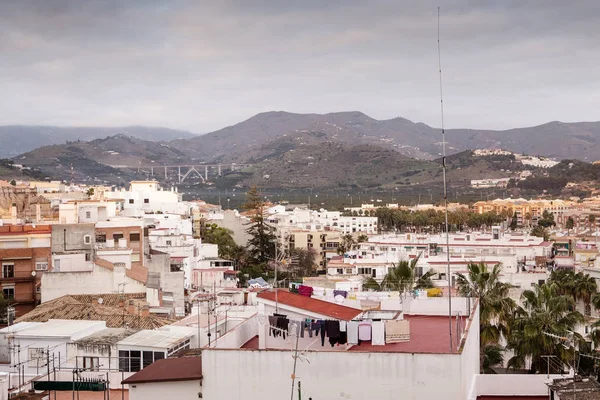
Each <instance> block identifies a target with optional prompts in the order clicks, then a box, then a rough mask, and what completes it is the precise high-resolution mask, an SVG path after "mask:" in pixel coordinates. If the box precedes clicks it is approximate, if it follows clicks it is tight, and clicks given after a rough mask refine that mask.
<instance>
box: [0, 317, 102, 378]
mask: <svg viewBox="0 0 600 400" xmlns="http://www.w3.org/2000/svg"><path fill="white" fill-rule="evenodd" d="M26 324H29V325H28V326H27V327H25V328H24V329H19V330H13V331H11V332H10V334H9V337H8V343H9V345H10V349H11V363H10V366H6V367H8V368H9V370H8V371H4V372H10V373H11V374H14V375H17V374H18V372H19V371H17V368H19V367H15V366H20V368H21V370H20V372H21V374H22V375H24V376H25V377H26V378H33V377H36V376H38V375H40V374H44V373H46V368H47V361H48V360H49V359H50V360H52V359H54V358H56V359H57V360H58V358H59V354H60V355H61V357H62V360H65V361H66V357H67V344H68V343H71V342H73V341H76V340H79V339H81V338H84V337H86V336H89V335H92V334H94V333H96V332H99V331H101V330H104V329H106V322H104V321H75V320H60V319H53V320H49V321H48V322H45V323H41V324H35V325H33V324H31V323H26Z"/></svg>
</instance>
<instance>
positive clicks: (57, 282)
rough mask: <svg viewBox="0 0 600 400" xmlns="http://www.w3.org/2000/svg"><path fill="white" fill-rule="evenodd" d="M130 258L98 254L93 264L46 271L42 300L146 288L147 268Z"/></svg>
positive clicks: (144, 289)
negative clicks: (133, 263)
mask: <svg viewBox="0 0 600 400" xmlns="http://www.w3.org/2000/svg"><path fill="white" fill-rule="evenodd" d="M127 260H128V257H125V258H124V259H123V260H122V261H121V262H110V261H108V260H105V259H101V258H97V259H96V260H95V261H94V262H92V263H91V268H89V267H88V265H87V264H81V265H80V266H81V268H76V267H77V265H74V266H72V267H71V268H69V269H65V268H62V267H61V268H60V269H54V270H52V271H46V273H44V275H43V276H42V288H43V290H42V303H44V302H47V301H50V300H54V299H57V298H59V297H62V296H64V295H67V294H102V293H144V292H147V288H146V279H147V270H145V268H143V267H136V266H132V265H131V263H130V262H129V263H127ZM155 291H157V290H156V289H155ZM150 297H158V295H156V296H150Z"/></svg>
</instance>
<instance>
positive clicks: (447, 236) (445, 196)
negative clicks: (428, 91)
mask: <svg viewBox="0 0 600 400" xmlns="http://www.w3.org/2000/svg"><path fill="white" fill-rule="evenodd" d="M437 50H438V67H439V72H440V111H441V116H442V172H443V178H444V224H445V227H446V262H447V273H446V278H447V279H448V330H449V333H450V353H454V350H453V346H452V276H451V275H450V229H449V227H448V186H447V183H446V131H445V130H444V92H443V90H442V55H441V50H440V6H438V20H437Z"/></svg>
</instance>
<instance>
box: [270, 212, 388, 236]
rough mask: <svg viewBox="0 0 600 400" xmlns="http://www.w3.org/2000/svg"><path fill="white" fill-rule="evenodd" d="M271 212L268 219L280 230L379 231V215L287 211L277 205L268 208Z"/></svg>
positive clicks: (369, 232) (368, 232)
mask: <svg viewBox="0 0 600 400" xmlns="http://www.w3.org/2000/svg"><path fill="white" fill-rule="evenodd" d="M267 213H268V214H269V216H268V218H267V221H268V222H269V224H271V225H272V226H273V227H275V228H276V229H277V230H278V231H282V230H284V229H285V228H288V229H294V228H300V229H306V230H313V231H325V230H332V231H337V232H341V233H343V234H348V233H350V234H352V233H363V234H368V235H371V234H375V233H377V217H361V216H356V217H352V216H342V215H341V213H340V212H339V211H327V210H325V209H320V210H318V211H313V210H308V209H303V208H295V209H293V210H291V211H286V210H285V207H284V206H281V205H279V206H275V207H271V208H270V209H268V210H267Z"/></svg>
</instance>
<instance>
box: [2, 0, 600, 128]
mask: <svg viewBox="0 0 600 400" xmlns="http://www.w3.org/2000/svg"><path fill="white" fill-rule="evenodd" d="M508 3H509V2H498V1H484V2H482V1H470V0H469V1H467V0H465V1H447V2H443V4H442V21H441V30H442V63H443V72H444V83H445V87H444V92H445V95H446V99H445V100H446V101H445V103H446V113H447V116H446V117H447V118H446V121H447V125H448V127H481V128H506V127H513V126H522V125H533V124H537V123H543V122H546V121H550V120H556V119H560V120H567V121H568V120H597V119H600V118H598V111H597V110H598V109H599V106H600V99H599V98H598V96H597V95H596V94H595V93H598V86H600V84H598V83H596V82H598V81H599V80H598V68H597V65H598V63H599V62H600V56H599V55H598V54H597V51H596V49H597V43H598V39H599V38H598V36H599V33H598V32H597V28H596V27H597V26H598V25H599V23H600V6H599V5H598V4H600V3H598V4H597V3H596V2H590V1H575V2H564V1H559V0H548V1H520V2H510V3H513V4H511V5H510V6H509V5H508ZM436 26H437V2H433V1H430V0H426V1H418V2H414V1H398V0H389V1H386V0H378V1H377V0H376V1H369V2H364V1H358V0H343V1H342V0H331V1H326V2H323V1H317V0H304V1H275V0H272V1H268V0H226V1H219V2H208V1H193V0H189V1H183V0H181V1H158V0H154V1H148V0H144V1H142V0H139V1H120V0H105V1H91V0H90V1H86V0H71V1H67V0H45V1H41V0H39V1H34V0H28V1H16V0H5V1H3V2H0V52H1V55H0V87H2V88H3V90H2V95H1V97H0V107H2V109H3V111H4V112H3V113H2V114H1V116H0V123H2V124H7V123H24V124H58V125H122V124H150V125H163V126H168V127H173V128H181V129H189V130H192V131H195V132H205V131H209V130H213V129H218V128H220V127H222V126H225V125H229V124H232V123H236V122H238V121H239V120H241V119H244V118H247V117H250V116H251V115H252V114H254V113H257V112H262V111H267V110H271V109H284V110H289V111H294V112H331V111H339V110H361V111H364V112H366V113H367V114H370V115H371V116H373V117H375V118H391V117H395V116H403V117H406V118H409V119H412V120H416V121H423V122H425V123H428V124H431V125H438V123H439V111H438V104H439V98H438V90H439V89H438V86H437V82H438V81H437V79H438V77H437V47H436Z"/></svg>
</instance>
